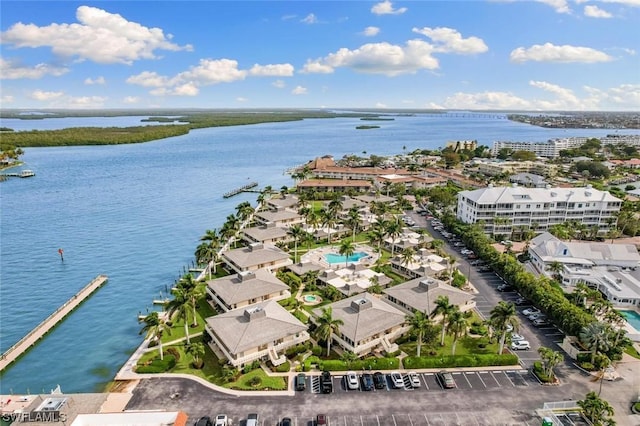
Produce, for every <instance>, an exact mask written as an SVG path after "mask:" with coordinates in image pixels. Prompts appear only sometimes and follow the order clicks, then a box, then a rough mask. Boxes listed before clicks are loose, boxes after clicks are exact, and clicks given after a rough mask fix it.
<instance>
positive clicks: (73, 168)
mask: <svg viewBox="0 0 640 426" xmlns="http://www.w3.org/2000/svg"><path fill="white" fill-rule="evenodd" d="M137 122H139V118H130V117H122V118H113V117H109V118H100V117H98V118H91V119H85V118H71V119H44V120H24V121H20V120H12V119H5V120H0V126H4V127H9V128H14V129H22V130H27V129H47V128H62V127H74V126H83V125H93V126H129V125H134V124H136V123H137ZM360 124H362V122H361V121H360V120H359V119H357V118H344V119H330V120H304V121H297V122H291V123H272V124H260V125H251V126H237V127H224V128H222V127H221V128H211V129H200V130H196V131H193V132H191V133H190V134H188V135H183V136H179V137H174V138H167V139H164V140H160V141H155V142H148V143H144V144H133V145H115V146H84V147H58V148H26V149H25V155H24V157H23V160H24V161H25V162H26V163H27V164H26V165H25V168H29V169H32V170H34V171H35V172H36V176H35V177H32V178H28V179H18V178H12V179H8V180H7V181H5V182H2V183H0V206H1V208H0V236H1V238H0V283H1V284H0V350H1V351H4V350H6V349H7V348H9V347H10V346H11V345H12V344H14V343H15V342H17V341H18V340H19V339H20V338H21V337H22V336H24V335H25V334H27V333H28V332H29V331H30V330H31V329H32V328H33V327H35V326H36V325H37V324H38V323H39V322H40V321H42V320H43V319H44V318H46V317H47V316H48V315H49V314H50V313H51V312H53V311H54V310H55V309H56V308H57V307H58V306H60V305H61V304H62V303H64V302H65V301H67V300H68V299H69V298H70V297H71V296H72V295H73V294H74V293H76V292H77V291H78V290H79V289H80V288H82V287H83V286H84V285H86V284H87V283H88V282H89V281H91V280H92V279H93V278H94V277H95V276H97V275H98V274H106V275H108V276H109V282H108V283H107V284H106V285H105V286H104V287H102V288H101V289H99V290H98V291H97V292H96V293H95V294H94V295H93V296H91V298H89V299H88V300H87V301H86V302H85V303H84V304H83V305H81V306H80V307H79V308H78V309H76V310H75V311H74V312H73V313H72V314H71V315H70V316H69V317H68V318H67V319H66V320H65V321H64V322H63V323H61V324H60V325H59V326H58V327H57V328H55V329H54V330H53V331H52V332H51V333H50V334H49V335H47V336H46V337H45V338H44V339H43V340H42V341H41V342H40V343H39V344H38V345H37V346H35V347H34V348H33V349H32V350H31V351H29V352H27V353H26V355H24V356H23V357H22V358H21V359H19V360H18V361H17V362H16V363H15V364H14V365H13V366H11V367H10V368H9V369H8V370H6V371H5V372H3V373H2V376H1V377H0V393H3V394H8V393H24V392H31V393H40V392H49V391H50V390H51V389H52V388H54V387H55V386H56V385H57V384H60V386H61V388H62V390H63V391H64V392H92V391H96V390H101V389H102V387H103V386H104V384H105V383H106V382H108V381H109V380H111V379H112V378H113V376H114V375H115V373H116V372H117V370H118V369H119V368H120V367H121V366H122V364H123V363H124V362H125V361H126V360H127V358H128V356H129V355H130V354H131V353H132V352H133V351H134V350H135V348H136V347H137V346H138V345H139V344H140V342H141V341H142V336H140V335H139V334H138V332H139V331H140V324H138V322H137V315H138V314H139V313H145V312H146V311H147V310H151V309H155V307H154V306H153V305H152V300H153V299H158V298H160V293H161V292H162V293H163V294H166V291H167V289H168V287H170V286H171V285H172V284H173V282H174V281H175V280H176V279H177V278H178V277H179V276H180V275H181V274H182V273H183V271H184V268H185V267H187V266H189V265H190V263H191V262H192V261H193V252H194V250H195V247H196V246H197V245H198V243H199V238H200V237H201V236H202V235H203V234H204V232H205V230H206V229H212V228H219V227H220V226H222V224H223V223H224V221H225V218H226V217H227V216H228V215H229V214H232V213H235V206H237V205H238V204H239V203H241V202H243V201H249V202H251V203H252V204H254V205H255V201H256V194H241V195H238V196H236V197H233V198H229V199H224V198H222V194H224V193H225V192H227V191H230V190H232V189H234V188H236V187H238V186H242V185H243V184H245V183H246V182H250V181H256V182H258V183H259V185H260V187H264V186H267V185H271V186H272V187H273V188H280V187H281V186H283V185H287V186H292V185H293V181H292V180H291V178H290V177H289V176H288V175H284V174H283V171H284V170H285V169H287V168H289V167H292V166H295V165H299V164H302V163H304V162H306V161H308V160H310V159H313V158H315V157H317V156H321V155H327V154H330V155H333V156H334V157H335V158H336V159H340V158H342V157H343V156H344V155H350V154H356V155H362V152H363V151H366V152H367V154H376V155H389V154H395V153H399V152H403V150H404V148H406V151H407V152H410V151H413V150H415V149H418V148H424V149H434V148H437V147H440V146H442V145H443V144H444V143H445V142H446V141H448V140H456V139H465V140H466V139H477V140H478V141H479V143H481V144H485V145H489V146H490V145H491V144H492V143H493V141H494V140H509V139H511V140H532V141H545V140H547V139H549V138H553V137H562V136H569V135H575V136H596V137H597V136H601V135H605V134H607V133H611V132H612V131H611V130H584V129H580V130H576V131H573V130H572V131H570V132H569V131H566V130H564V129H542V128H537V127H534V126H529V125H524V124H520V123H512V122H510V121H508V120H505V119H495V118H482V117H479V116H475V117H471V118H464V117H460V116H457V117H456V116H450V115H448V114H438V115H420V114H417V115H415V116H402V117H395V120H394V121H389V122H384V124H381V128H380V129H376V130H374V131H367V132H362V131H359V130H356V129H355V127H356V126H358V125H360ZM625 133H627V132H625ZM628 133H631V132H628ZM636 133H637V132H636ZM58 248H63V249H64V262H61V261H60V257H59V255H58V251H57V250H58ZM341 261H344V258H343V260H341Z"/></svg>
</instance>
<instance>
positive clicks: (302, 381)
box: [296, 373, 307, 391]
mask: <svg viewBox="0 0 640 426" xmlns="http://www.w3.org/2000/svg"><path fill="white" fill-rule="evenodd" d="M306 388H307V376H306V374H304V373H299V374H298V375H297V376H296V390H297V391H303V390H305V389H306Z"/></svg>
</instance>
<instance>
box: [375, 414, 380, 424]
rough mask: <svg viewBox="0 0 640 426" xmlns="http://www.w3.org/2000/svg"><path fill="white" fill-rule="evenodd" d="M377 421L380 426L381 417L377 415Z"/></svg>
mask: <svg viewBox="0 0 640 426" xmlns="http://www.w3.org/2000/svg"><path fill="white" fill-rule="evenodd" d="M376 421H377V422H378V426H380V417H378V416H377V415H376Z"/></svg>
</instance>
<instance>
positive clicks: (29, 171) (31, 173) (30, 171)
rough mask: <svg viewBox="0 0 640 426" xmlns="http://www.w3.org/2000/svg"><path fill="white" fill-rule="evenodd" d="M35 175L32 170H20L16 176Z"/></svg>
mask: <svg viewBox="0 0 640 426" xmlns="http://www.w3.org/2000/svg"><path fill="white" fill-rule="evenodd" d="M35 175H36V172H34V171H33V170H22V171H21V172H20V173H18V177H21V178H27V177H31V176H35Z"/></svg>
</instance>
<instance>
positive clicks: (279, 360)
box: [269, 347, 287, 367]
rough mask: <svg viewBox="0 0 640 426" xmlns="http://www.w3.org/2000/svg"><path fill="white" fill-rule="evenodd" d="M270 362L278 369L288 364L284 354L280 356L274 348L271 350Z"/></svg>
mask: <svg viewBox="0 0 640 426" xmlns="http://www.w3.org/2000/svg"><path fill="white" fill-rule="evenodd" d="M269 361H271V363H272V364H273V365H274V367H277V366H279V365H281V364H284V363H285V362H287V357H286V356H284V354H283V355H280V356H278V353H277V352H276V350H275V349H274V348H273V347H270V348H269Z"/></svg>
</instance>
